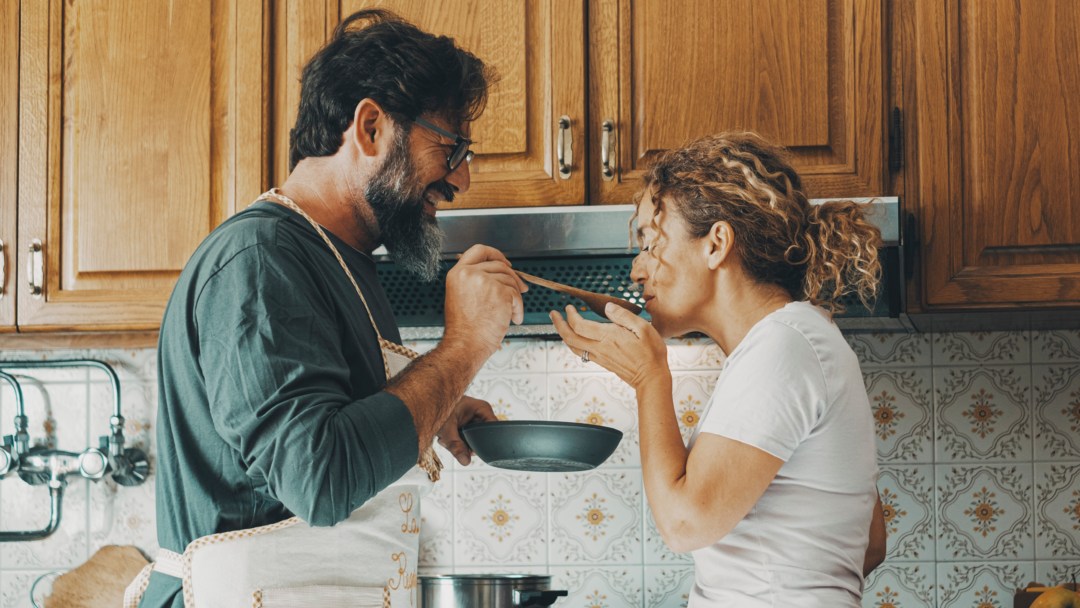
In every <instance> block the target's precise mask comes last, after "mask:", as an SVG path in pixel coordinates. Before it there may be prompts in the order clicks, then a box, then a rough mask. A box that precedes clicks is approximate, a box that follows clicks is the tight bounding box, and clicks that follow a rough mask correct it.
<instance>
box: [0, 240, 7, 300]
mask: <svg viewBox="0 0 1080 608" xmlns="http://www.w3.org/2000/svg"><path fill="white" fill-rule="evenodd" d="M6 286H7V252H6V251H4V241H0V300H3V299H4V294H5V293H7V290H6V289H5V287H6Z"/></svg>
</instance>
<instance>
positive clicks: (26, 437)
mask: <svg viewBox="0 0 1080 608" xmlns="http://www.w3.org/2000/svg"><path fill="white" fill-rule="evenodd" d="M0 380H3V381H5V382H7V383H8V384H10V385H11V390H12V391H14V393H15V408H16V411H17V412H18V413H17V414H15V445H14V448H15V453H16V454H18V455H19V456H22V455H23V454H26V452H27V450H29V449H30V432H29V430H28V429H29V424H30V423H29V420H28V419H27V418H26V404H25V403H24V402H23V392H22V387H21V386H19V381H18V380H16V379H15V376H12V375H11V374H8V373H4V372H2V371H0Z"/></svg>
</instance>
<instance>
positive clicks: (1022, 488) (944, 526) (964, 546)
mask: <svg viewBox="0 0 1080 608" xmlns="http://www.w3.org/2000/svg"><path fill="white" fill-rule="evenodd" d="M935 473H936V475H935V477H936V483H937V500H938V509H939V518H940V519H939V521H938V541H937V542H938V544H937V561H938V562H945V561H962V560H970V559H980V560H1007V559H1008V560H1017V559H1034V558H1035V550H1034V549H1035V547H1034V543H1033V539H1032V537H1033V534H1032V526H1033V515H1032V512H1031V492H1032V483H1031V482H1032V465H1031V464H1030V463H1027V464H1019V465H1013V464H1007V465H982V466H959V465H957V466H950V465H938V466H937V468H936V471H935ZM939 581H940V577H939Z"/></svg>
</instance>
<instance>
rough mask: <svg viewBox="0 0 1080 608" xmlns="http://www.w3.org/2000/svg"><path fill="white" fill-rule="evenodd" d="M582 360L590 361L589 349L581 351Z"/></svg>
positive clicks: (583, 361)
mask: <svg viewBox="0 0 1080 608" xmlns="http://www.w3.org/2000/svg"><path fill="white" fill-rule="evenodd" d="M581 362H582V363H588V362H589V351H587V350H583V351H581Z"/></svg>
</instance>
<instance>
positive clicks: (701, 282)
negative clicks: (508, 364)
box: [552, 133, 885, 608]
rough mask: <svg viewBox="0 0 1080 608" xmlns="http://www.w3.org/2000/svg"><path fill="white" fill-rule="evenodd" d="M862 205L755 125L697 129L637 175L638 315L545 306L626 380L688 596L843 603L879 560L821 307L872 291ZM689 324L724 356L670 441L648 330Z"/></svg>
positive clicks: (667, 406) (870, 450)
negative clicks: (816, 188) (839, 196)
mask: <svg viewBox="0 0 1080 608" xmlns="http://www.w3.org/2000/svg"><path fill="white" fill-rule="evenodd" d="M864 213H865V209H864V207H863V206H860V205H857V204H855V203H852V202H829V203H826V204H823V205H811V204H810V203H809V202H808V200H807V197H806V195H805V194H804V193H803V190H802V185H801V180H800V179H799V175H798V174H797V173H796V172H795V170H794V169H793V168H792V166H791V164H790V163H789V162H788V161H787V154H786V152H785V151H784V150H783V149H782V148H780V147H778V146H775V145H772V144H770V143H768V142H767V141H765V140H764V139H762V138H761V137H760V136H758V135H755V134H752V133H725V134H721V135H715V136H711V137H705V138H702V139H699V140H697V141H694V142H693V143H691V144H689V145H688V146H686V147H684V148H681V149H678V150H672V151H669V152H666V153H664V154H663V155H661V156H660V157H659V158H658V159H657V160H656V162H655V163H654V164H653V165H652V166H651V168H650V169H649V170H648V171H647V172H646V174H645V176H644V179H643V180H642V189H641V191H640V193H639V198H638V202H637V220H638V225H639V226H640V228H639V230H638V239H639V242H640V244H641V254H640V255H639V256H638V257H637V258H636V259H635V261H634V270H633V273H632V277H633V278H634V280H635V281H637V282H638V283H640V284H642V285H643V287H644V292H643V295H644V300H645V309H646V310H647V311H648V312H649V314H650V315H651V316H652V323H651V324H650V323H647V322H646V321H644V320H643V319H641V318H639V317H635V316H633V315H631V314H630V313H628V312H626V311H624V310H623V309H621V308H618V307H614V306H609V307H608V308H609V310H608V314H609V316H610V317H611V319H612V321H613V322H614V323H613V324H600V323H594V322H591V321H587V320H585V319H583V318H582V317H581V316H580V315H578V314H577V312H576V311H575V310H574V309H573V308H572V307H568V308H567V318H566V320H564V319H563V317H562V316H560V315H559V314H557V313H554V312H553V313H552V320H553V321H554V322H555V325H556V327H557V328H558V330H559V333H560V335H561V336H562V337H563V339H564V341H565V342H566V344H567V345H568V346H569V347H570V348H571V349H572V350H573V351H574V352H575V353H576V354H578V355H582V356H583V357H587V358H588V359H589V360H592V361H594V362H596V363H598V364H600V365H601V366H603V367H605V368H607V369H609V370H611V371H613V372H615V373H616V374H618V376H619V377H620V378H622V379H623V380H624V381H626V382H627V383H629V384H630V385H631V386H632V387H634V389H635V390H636V391H637V399H638V415H639V424H640V432H641V466H642V473H643V476H644V481H645V493H646V495H647V497H648V500H649V505H650V508H651V510H652V513H653V515H654V517H655V519H656V524H657V527H658V528H659V530H660V533H661V535H662V536H663V538H664V541H665V542H666V543H667V545H668V546H669V547H670V548H671V549H672V550H674V551H677V552H686V551H692V552H693V556H694V562H695V565H696V572H695V584H694V587H693V591H692V592H691V594H690V607H691V608H704V607H707V606H708V607H712V606H716V607H720V606H723V607H725V608H729V607H740V608H741V607H759V606H761V607H764V606H801V607H815V608H817V607H820V608H841V607H848V606H850V607H855V606H858V605H859V602H860V599H861V597H862V588H863V580H864V576H865V575H866V574H867V573H869V571H870V570H872V569H873V568H874V567H876V566H877V565H878V564H879V563H881V561H882V560H883V559H884V553H885V526H884V521H883V519H882V513H881V507H880V503H879V502H878V498H877V490H876V486H875V480H876V476H877V464H876V458H875V455H876V452H875V446H874V433H873V424H872V420H871V414H870V407H869V404H868V402H867V397H866V390H865V388H864V386H863V380H862V375H861V373H860V371H859V364H858V361H857V360H856V358H855V354H854V353H853V352H852V351H851V348H850V347H849V346H848V345H847V343H846V342H845V341H844V339H843V337H842V336H841V334H840V330H839V329H838V328H837V327H836V324H835V323H833V322H832V319H831V312H832V311H834V310H836V309H837V308H838V307H839V306H838V304H837V302H836V301H837V299H838V298H839V297H840V296H841V295H843V294H845V293H848V292H856V293H857V294H859V296H860V297H862V298H863V300H864V301H868V300H869V299H870V298H872V297H873V294H874V292H875V289H876V284H877V281H878V278H879V276H880V265H879V262H878V258H877V248H878V247H879V246H880V245H881V234H880V231H879V230H878V229H877V228H876V227H874V226H873V225H872V224H870V223H869V222H867V221H866V219H865V217H864ZM690 332H701V333H703V334H705V335H707V336H709V337H710V338H712V339H713V340H715V341H716V343H717V344H718V345H719V346H720V348H721V349H723V351H724V352H725V353H727V355H728V356H727V360H726V361H725V362H724V367H723V371H721V373H720V376H719V378H718V380H717V383H716V389H715V391H714V392H713V395H712V398H711V399H710V402H709V405H708V406H707V407H706V409H705V412H704V414H703V416H702V419H701V423H700V424H699V425H698V426H697V428H696V429H695V433H694V435H693V436H692V437H691V439H690V445H689V446H688V447H684V445H683V442H682V439H681V437H680V433H679V424H678V421H677V420H676V416H675V408H674V406H673V403H672V378H671V372H670V370H669V369H668V364H667V348H666V346H665V344H664V338H669V337H673V336H679V335H684V334H687V333H690ZM584 351H588V352H587V354H583V353H584Z"/></svg>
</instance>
